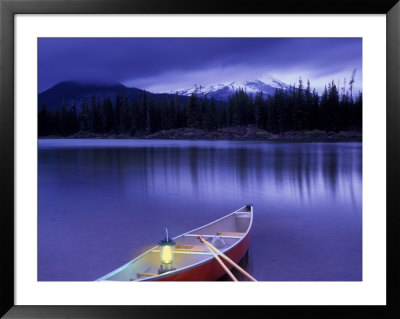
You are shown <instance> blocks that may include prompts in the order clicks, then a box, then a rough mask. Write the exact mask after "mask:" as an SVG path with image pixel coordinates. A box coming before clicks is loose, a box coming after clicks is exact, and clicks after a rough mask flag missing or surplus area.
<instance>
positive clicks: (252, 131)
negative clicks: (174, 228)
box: [41, 126, 362, 142]
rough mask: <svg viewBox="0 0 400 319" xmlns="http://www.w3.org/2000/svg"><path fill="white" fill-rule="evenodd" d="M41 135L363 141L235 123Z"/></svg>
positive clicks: (347, 134)
mask: <svg viewBox="0 0 400 319" xmlns="http://www.w3.org/2000/svg"><path fill="white" fill-rule="evenodd" d="M41 138H47V139H48V138H72V139H167V140H239V141H310V142H318V141H357V142H361V141H362V133H361V132H355V131H350V132H325V131H319V130H313V131H288V132H284V133H279V134H273V133H270V132H267V131H265V130H262V129H259V128H256V127H254V126H248V127H243V126H237V127H228V128H221V129H217V130H215V131H207V130H202V129H195V128H179V129H172V130H163V131H159V132H156V133H153V134H149V135H146V136H138V137H132V136H131V135H129V134H94V133H90V132H78V133H75V134H73V135H71V136H68V137H62V136H46V137H41Z"/></svg>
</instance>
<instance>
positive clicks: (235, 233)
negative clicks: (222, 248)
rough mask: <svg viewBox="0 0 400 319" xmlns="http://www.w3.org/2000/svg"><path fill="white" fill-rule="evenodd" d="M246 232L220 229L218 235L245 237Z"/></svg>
mask: <svg viewBox="0 0 400 319" xmlns="http://www.w3.org/2000/svg"><path fill="white" fill-rule="evenodd" d="M244 234H245V233H238V232H233V231H219V232H217V235H220V236H234V237H243V236H244Z"/></svg>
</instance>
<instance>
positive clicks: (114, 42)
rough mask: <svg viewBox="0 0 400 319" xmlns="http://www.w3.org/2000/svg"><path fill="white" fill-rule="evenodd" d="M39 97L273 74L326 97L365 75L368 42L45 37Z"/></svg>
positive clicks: (173, 86)
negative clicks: (65, 89)
mask: <svg viewBox="0 0 400 319" xmlns="http://www.w3.org/2000/svg"><path fill="white" fill-rule="evenodd" d="M38 43H39V83H38V89H39V92H42V91H44V90H46V89H48V88H50V87H52V86H53V85H55V84H57V83H58V82H60V81H68V80H78V81H89V82H92V81H97V82H98V81H100V82H109V83H123V84H125V85H127V86H131V87H137V88H141V89H147V90H150V91H152V92H166V91H171V90H176V89H184V88H191V87H193V86H194V84H197V85H203V86H206V85H210V84H218V83H224V82H232V81H243V80H253V79H256V78H260V79H262V78H263V77H266V76H267V75H271V76H273V77H275V78H277V79H279V80H281V81H283V82H285V83H287V84H290V83H295V82H296V83H297V82H298V79H299V77H300V76H301V77H302V78H303V80H306V79H308V78H309V79H310V81H311V86H312V87H315V88H316V89H318V90H319V91H321V90H322V88H323V87H324V85H325V84H326V83H328V82H329V81H331V80H335V82H336V83H337V82H338V81H340V85H341V86H342V85H343V80H344V79H345V78H346V79H347V82H348V81H349V79H350V77H351V74H352V72H353V69H355V68H356V69H357V76H356V83H355V88H356V89H361V88H362V81H361V79H362V39H361V38H40V39H39V40H38Z"/></svg>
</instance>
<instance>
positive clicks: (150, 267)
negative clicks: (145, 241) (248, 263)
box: [96, 205, 253, 282]
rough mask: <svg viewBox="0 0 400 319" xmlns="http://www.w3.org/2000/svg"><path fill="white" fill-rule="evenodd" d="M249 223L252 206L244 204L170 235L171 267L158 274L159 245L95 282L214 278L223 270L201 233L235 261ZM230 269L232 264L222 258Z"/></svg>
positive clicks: (245, 245)
mask: <svg viewBox="0 0 400 319" xmlns="http://www.w3.org/2000/svg"><path fill="white" fill-rule="evenodd" d="M252 223H253V206H252V205H247V206H244V207H242V208H239V209H238V210H236V211H234V212H233V213H230V214H228V215H226V216H224V217H222V218H219V219H217V220H215V221H213V222H211V223H209V224H207V225H204V226H201V227H199V228H196V229H193V230H191V231H188V232H186V233H184V234H182V235H179V236H177V237H174V238H173V240H174V242H175V246H174V248H173V258H174V261H173V268H172V270H171V271H167V272H164V273H159V268H160V246H155V247H153V248H151V249H149V250H148V251H146V252H145V253H143V254H142V255H140V256H138V257H136V258H135V259H133V260H131V261H130V262H128V263H127V264H125V265H123V266H121V267H120V268H118V269H116V270H114V271H112V272H110V273H109V274H107V275H105V276H103V277H101V278H99V279H97V280H96V281H105V280H106V281H134V282H137V281H214V280H217V279H219V278H220V277H222V276H224V275H225V274H226V272H225V271H224V269H223V268H222V267H221V265H220V264H219V263H218V261H217V260H216V259H215V258H214V257H213V255H212V254H211V252H210V251H209V250H208V248H206V246H205V245H204V244H203V243H201V242H200V241H199V239H198V236H199V235H201V236H202V237H203V238H204V239H206V240H207V241H208V242H210V243H211V244H213V245H214V246H215V247H216V248H218V250H219V251H221V252H222V253H224V254H225V255H227V256H228V257H229V258H230V259H232V260H233V261H234V262H235V263H238V262H239V261H240V260H241V259H242V257H243V256H244V255H245V254H246V252H247V250H248V248H249V244H250V235H251V226H252ZM224 263H225V265H226V266H227V267H228V268H229V269H231V268H232V265H231V264H229V263H227V262H226V261H224Z"/></svg>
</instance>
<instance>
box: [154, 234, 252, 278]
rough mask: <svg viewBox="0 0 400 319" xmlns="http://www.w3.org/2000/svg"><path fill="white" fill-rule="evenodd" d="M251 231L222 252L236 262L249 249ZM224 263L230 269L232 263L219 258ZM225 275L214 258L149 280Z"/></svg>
mask: <svg viewBox="0 0 400 319" xmlns="http://www.w3.org/2000/svg"><path fill="white" fill-rule="evenodd" d="M250 236H251V231H249V232H248V233H247V235H246V236H245V237H244V238H243V239H242V240H241V241H240V242H239V243H238V244H237V245H235V246H234V247H232V248H231V249H230V250H229V251H227V252H225V253H224V254H225V255H227V256H228V257H229V258H230V259H232V260H233V261H234V262H235V263H238V262H239V261H240V260H241V259H242V258H243V257H244V255H245V254H246V252H247V250H248V249H249V244H250ZM221 260H222V261H223V262H224V264H225V265H226V266H227V267H228V268H229V269H231V268H232V265H231V264H229V263H228V262H226V261H225V260H224V259H222V258H221ZM224 275H226V272H225V270H224V269H223V268H222V267H221V265H220V264H219V263H218V261H217V260H216V259H215V258H212V259H210V260H209V261H207V262H205V263H203V264H201V265H197V266H195V267H192V268H189V269H185V270H182V271H181V272H179V273H173V274H171V276H164V277H161V278H154V279H153V280H151V281H214V280H217V279H219V278H221V277H222V276H224Z"/></svg>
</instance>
